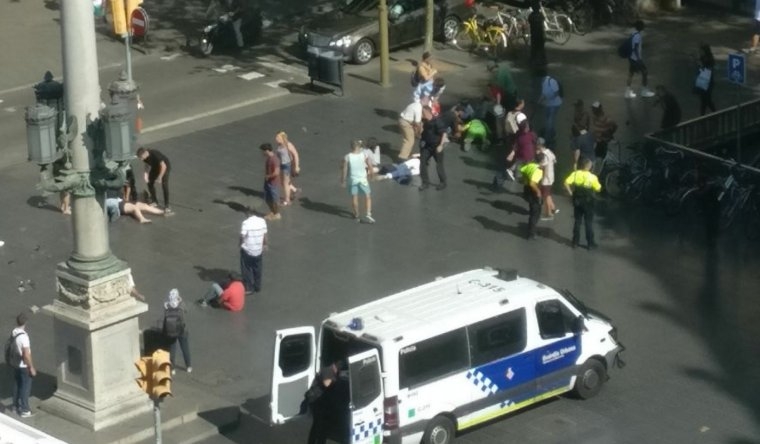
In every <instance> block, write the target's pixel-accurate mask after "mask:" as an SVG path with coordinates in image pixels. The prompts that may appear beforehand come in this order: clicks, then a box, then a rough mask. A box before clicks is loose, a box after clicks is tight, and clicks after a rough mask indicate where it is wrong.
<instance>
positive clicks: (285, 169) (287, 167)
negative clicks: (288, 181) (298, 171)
mask: <svg viewBox="0 0 760 444" xmlns="http://www.w3.org/2000/svg"><path fill="white" fill-rule="evenodd" d="M290 170H291V167H290V164H289V163H283V164H280V173H282V174H287V175H288V176H290Z"/></svg>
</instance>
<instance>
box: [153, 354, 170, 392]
mask: <svg viewBox="0 0 760 444" xmlns="http://www.w3.org/2000/svg"><path fill="white" fill-rule="evenodd" d="M151 367H152V369H151V380H152V386H151V388H150V391H151V395H150V396H151V398H153V399H155V400H161V399H163V398H164V397H166V396H172V363H171V360H170V358H169V352H167V351H166V350H156V351H155V352H153V357H152V359H151Z"/></svg>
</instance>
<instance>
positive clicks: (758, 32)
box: [744, 0, 760, 54]
mask: <svg viewBox="0 0 760 444" xmlns="http://www.w3.org/2000/svg"><path fill="white" fill-rule="evenodd" d="M754 17H755V19H754V20H753V32H752V46H750V47H749V48H747V49H745V50H744V52H745V53H747V54H754V53H755V52H757V48H758V45H760V0H755V15H754Z"/></svg>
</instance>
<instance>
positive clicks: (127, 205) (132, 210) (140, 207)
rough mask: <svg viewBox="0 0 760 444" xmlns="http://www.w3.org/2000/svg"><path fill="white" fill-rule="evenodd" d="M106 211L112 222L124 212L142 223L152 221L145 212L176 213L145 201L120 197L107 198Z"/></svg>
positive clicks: (166, 214) (168, 214) (162, 214)
mask: <svg viewBox="0 0 760 444" xmlns="http://www.w3.org/2000/svg"><path fill="white" fill-rule="evenodd" d="M106 212H107V214H108V220H109V221H110V222H113V221H115V220H116V219H118V218H119V216H121V215H122V214H126V215H129V216H132V217H133V218H135V219H137V220H138V221H139V222H140V223H141V224H147V223H151V222H152V221H151V220H150V219H148V218H146V217H145V216H143V213H149V214H158V215H161V216H170V215H172V214H174V213H167V212H165V211H164V210H163V209H162V208H158V207H154V206H151V205H148V204H146V203H145V202H135V203H131V202H124V199H121V198H118V197H109V198H108V199H106Z"/></svg>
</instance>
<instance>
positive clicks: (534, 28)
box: [528, 0, 547, 69]
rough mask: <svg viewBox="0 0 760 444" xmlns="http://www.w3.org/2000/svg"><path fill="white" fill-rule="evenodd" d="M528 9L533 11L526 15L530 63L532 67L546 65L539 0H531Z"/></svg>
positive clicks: (544, 39) (542, 16)
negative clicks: (528, 30)
mask: <svg viewBox="0 0 760 444" xmlns="http://www.w3.org/2000/svg"><path fill="white" fill-rule="evenodd" d="M530 9H531V10H532V11H533V12H531V13H530V15H529V16H528V25H529V26H530V64H531V66H532V67H533V69H540V68H544V67H545V66H546V63H547V62H546V49H545V48H544V46H545V44H546V34H545V32H544V15H543V14H542V13H541V3H540V2H539V0H532V1H531V4H530Z"/></svg>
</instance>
